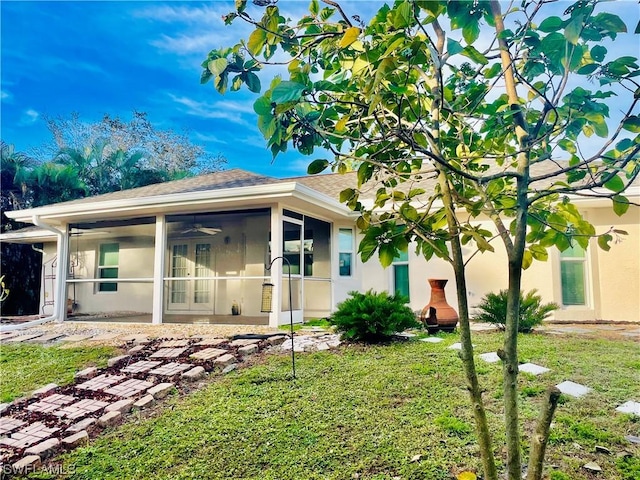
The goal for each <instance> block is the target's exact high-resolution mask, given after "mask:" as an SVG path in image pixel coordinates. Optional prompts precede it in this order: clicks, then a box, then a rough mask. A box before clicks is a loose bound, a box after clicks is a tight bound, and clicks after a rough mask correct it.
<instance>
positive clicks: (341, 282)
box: [0, 169, 640, 326]
mask: <svg viewBox="0 0 640 480" xmlns="http://www.w3.org/2000/svg"><path fill="white" fill-rule="evenodd" d="M425 182H427V183H428V182H429V181H425ZM355 183H356V179H355V174H344V175H340V174H327V175H317V176H304V177H296V178H286V179H277V178H271V177H267V176H262V175H257V174H254V173H250V172H247V171H243V170H239V169H233V170H227V171H222V172H218V173H212V174H208V175H202V176H198V177H193V178H187V179H183V180H177V181H172V182H167V183H162V184H156V185H150V186H146V187H141V188H135V189H131V190H123V191H119V192H114V193H109V194H105V195H99V196H95V197H90V198H83V199H79V200H74V201H70V202H64V203H58V204H53V205H47V206H42V207H37V208H32V209H25V210H18V211H12V212H8V213H7V215H8V216H9V217H10V218H12V219H14V220H17V221H20V222H25V223H31V224H33V225H34V226H33V227H29V228H25V229H22V230H18V231H15V232H10V233H6V234H3V235H2V236H1V237H0V239H1V240H2V241H7V242H19V243H33V244H43V248H42V252H43V267H42V289H41V290H42V292H41V299H40V308H41V312H42V313H43V314H46V315H50V316H51V318H56V319H58V320H64V319H66V316H67V311H68V309H69V310H72V311H73V314H74V315H80V316H81V315H82V314H86V313H92V314H96V313H98V314H103V315H106V316H108V315H110V314H115V312H131V314H132V315H134V314H135V315H137V316H138V317H139V318H143V319H146V321H149V322H152V323H162V322H207V323H208V322H210V323H239V324H241V323H250V324H264V325H267V324H268V325H271V326H277V325H280V324H284V323H288V322H289V312H290V310H293V315H294V321H296V322H300V321H302V320H303V319H304V318H313V317H323V316H327V315H329V314H330V313H331V312H332V311H333V310H334V309H335V308H336V305H337V304H338V303H339V302H341V301H342V300H344V299H345V298H347V296H348V292H350V291H352V290H358V291H366V290H368V289H374V290H376V291H382V290H387V291H400V292H401V293H403V294H405V295H407V296H408V297H409V299H410V306H411V307H412V308H413V309H414V310H419V309H421V308H422V307H423V306H424V305H425V304H427V303H428V301H429V296H430V291H429V286H428V283H427V279H428V278H446V279H450V280H451V281H450V282H449V283H448V285H447V289H446V292H447V298H448V299H449V303H450V304H451V305H453V306H454V307H455V305H456V297H455V284H454V283H455V282H454V281H453V272H452V270H451V267H450V266H449V265H448V264H447V263H446V262H444V261H442V260H439V259H432V260H430V261H428V262H427V261H426V260H425V259H424V258H423V257H420V256H417V255H416V254H415V252H414V251H413V249H411V248H410V249H409V252H408V253H407V254H406V255H403V256H402V257H401V258H398V259H397V260H396V261H395V262H394V263H393V265H392V266H391V267H389V268H387V269H384V268H382V267H381V265H380V264H379V262H378V261H377V260H376V259H372V260H371V261H369V262H367V263H362V262H361V261H360V259H359V257H358V255H357V251H358V238H359V232H358V229H357V228H356V226H355V218H356V214H354V212H352V211H351V210H349V209H348V208H347V207H346V206H345V205H343V204H341V203H340V202H339V200H338V197H339V193H340V191H342V190H343V189H345V188H347V187H352V186H354V185H355ZM427 188H429V185H427ZM431 188H433V185H431ZM634 188H636V190H633V191H630V192H628V195H629V196H630V197H631V198H632V199H633V200H634V201H636V202H637V199H638V197H639V196H640V195H639V193H640V192H639V191H638V189H637V187H634ZM374 195H375V188H374V189H372V190H371V191H370V192H363V195H362V197H361V198H362V199H363V200H364V201H366V200H367V198H369V199H372V198H373V197H374ZM576 205H578V206H579V208H580V209H581V210H583V211H584V213H585V215H586V217H587V219H588V220H589V221H590V222H592V223H593V224H594V225H595V227H596V229H597V232H598V233H601V232H605V231H607V230H609V228H610V227H611V226H612V225H614V226H616V228H619V229H621V230H626V231H627V232H628V233H629V235H628V236H626V237H625V238H624V239H623V241H622V242H620V243H618V244H615V245H613V246H612V248H611V250H610V251H608V252H605V251H603V250H600V249H598V248H597V247H595V242H594V247H593V248H589V249H587V250H586V251H584V250H581V249H580V248H579V247H575V248H573V249H571V250H569V251H566V252H563V253H559V252H557V251H555V250H554V251H552V252H551V253H550V255H549V259H548V261H546V262H534V264H533V265H532V266H531V267H530V268H529V269H528V270H526V271H525V272H524V280H523V289H524V290H529V289H532V288H536V289H538V291H539V293H540V294H541V295H542V296H543V298H544V300H545V301H554V302H556V303H558V304H559V305H561V308H560V309H559V310H558V311H556V312H555V319H556V320H567V321H595V320H614V321H635V322H638V321H640V303H639V298H640V295H639V293H640V275H639V272H640V268H639V258H640V256H639V255H638V246H639V244H640V242H639V239H640V208H638V207H636V206H632V207H631V208H630V210H629V212H627V214H626V215H625V216H623V217H617V216H615V214H614V213H613V211H612V208H611V203H610V201H608V200H605V199H581V198H578V199H576ZM483 223H485V222H483ZM486 226H487V228H491V225H490V222H486ZM494 243H495V242H494ZM495 246H496V252H494V253H490V252H487V253H484V254H479V255H474V256H473V258H472V259H471V260H470V262H469V265H468V273H467V275H468V281H467V283H468V287H469V297H470V298H469V300H470V303H471V305H474V304H477V303H478V302H479V301H480V299H481V298H482V296H483V295H484V294H486V293H488V292H495V291H498V290H500V289H503V288H506V285H507V264H506V256H505V254H504V250H503V249H502V248H501V245H499V244H498V243H495ZM472 253H473V252H472V251H469V252H467V255H468V256H471V254H472ZM276 257H284V259H286V260H280V259H279V260H276V261H275V262H274V267H273V268H272V269H271V270H269V269H268V266H269V263H270V262H271V260H272V259H276ZM285 263H288V264H290V266H291V267H290V268H291V270H290V273H291V275H290V277H291V280H290V285H289V275H288V271H287V268H288V267H287V266H285ZM4 273H5V274H8V275H11V272H4ZM265 282H269V283H272V284H273V285H274V296H273V312H272V313H264V312H262V310H263V308H261V307H262V305H261V291H262V288H261V287H262V284H263V283H265ZM289 287H290V288H291V293H292V295H291V303H290V301H289ZM290 307H291V308H290Z"/></svg>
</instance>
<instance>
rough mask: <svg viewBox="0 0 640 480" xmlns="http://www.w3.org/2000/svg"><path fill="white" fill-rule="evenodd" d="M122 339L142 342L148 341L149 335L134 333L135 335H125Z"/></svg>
mask: <svg viewBox="0 0 640 480" xmlns="http://www.w3.org/2000/svg"><path fill="white" fill-rule="evenodd" d="M120 340H122V341H123V342H135V343H140V342H146V341H148V340H149V336H148V335H143V334H140V333H137V334H136V333H134V334H133V335H125V336H124V337H121V338H120Z"/></svg>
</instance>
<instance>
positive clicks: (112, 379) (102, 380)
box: [76, 373, 127, 391]
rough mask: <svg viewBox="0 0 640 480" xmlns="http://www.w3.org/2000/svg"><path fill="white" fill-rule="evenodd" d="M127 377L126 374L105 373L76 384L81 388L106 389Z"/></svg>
mask: <svg viewBox="0 0 640 480" xmlns="http://www.w3.org/2000/svg"><path fill="white" fill-rule="evenodd" d="M125 378H127V377H126V376H124V375H107V374H106V373H103V374H102V375H98V376H97V377H95V378H92V379H91V380H89V381H88V382H84V383H81V384H80V385H76V388H78V389H80V390H92V391H97V390H104V389H105V388H109V387H111V386H112V385H114V384H116V383H118V382H120V381H122V380H124V379H125Z"/></svg>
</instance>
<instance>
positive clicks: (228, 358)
mask: <svg viewBox="0 0 640 480" xmlns="http://www.w3.org/2000/svg"><path fill="white" fill-rule="evenodd" d="M235 362H236V359H235V357H234V356H233V355H230V354H228V353H227V354H226V355H222V356H221V357H218V358H216V359H215V360H214V361H213V363H215V364H216V365H221V366H225V367H226V366H227V365H231V364H232V363H235Z"/></svg>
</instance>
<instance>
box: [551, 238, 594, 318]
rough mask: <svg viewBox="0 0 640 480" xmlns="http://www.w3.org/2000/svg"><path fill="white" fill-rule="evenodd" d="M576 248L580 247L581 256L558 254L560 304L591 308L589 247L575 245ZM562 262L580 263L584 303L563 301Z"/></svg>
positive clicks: (576, 307)
mask: <svg viewBox="0 0 640 480" xmlns="http://www.w3.org/2000/svg"><path fill="white" fill-rule="evenodd" d="M577 247H578V248H581V249H582V251H583V252H584V256H582V257H563V256H562V253H563V252H559V254H558V259H559V262H558V276H559V278H560V282H559V284H560V285H559V286H560V302H559V303H560V305H561V306H562V309H564V310H568V309H587V308H591V288H590V285H591V283H590V274H589V249H587V248H582V247H580V246H579V245H577ZM563 263H579V264H581V265H582V278H583V282H584V285H583V289H584V303H580V304H565V303H564V290H563V285H562V264H563Z"/></svg>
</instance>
